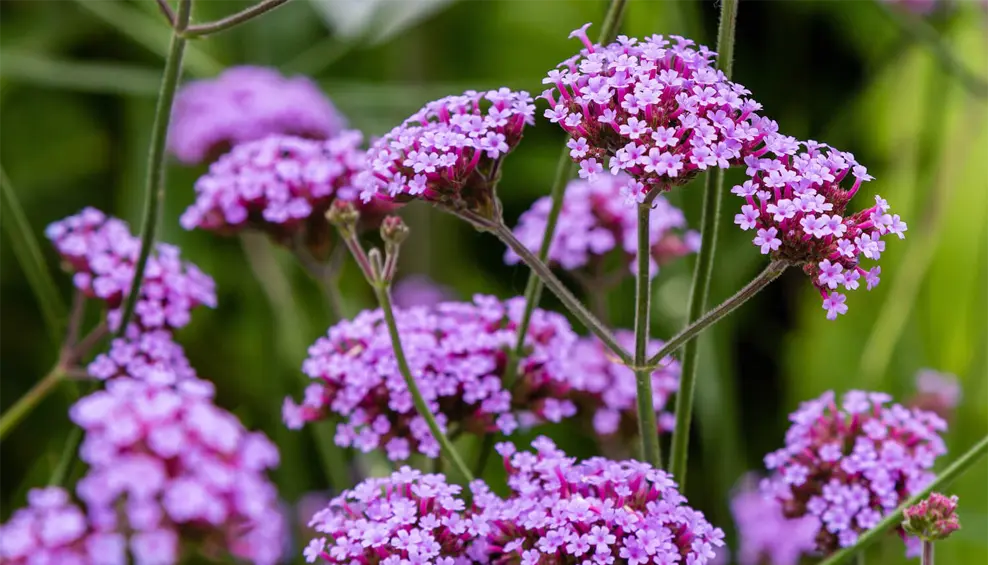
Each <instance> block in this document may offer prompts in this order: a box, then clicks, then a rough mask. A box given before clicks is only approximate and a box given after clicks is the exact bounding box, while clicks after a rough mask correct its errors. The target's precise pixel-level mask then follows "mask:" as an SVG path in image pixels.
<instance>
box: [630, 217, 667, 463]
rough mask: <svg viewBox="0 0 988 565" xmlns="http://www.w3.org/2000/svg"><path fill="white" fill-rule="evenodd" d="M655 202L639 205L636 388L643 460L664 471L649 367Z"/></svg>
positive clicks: (636, 283) (636, 279)
mask: <svg viewBox="0 0 988 565" xmlns="http://www.w3.org/2000/svg"><path fill="white" fill-rule="evenodd" d="M651 217H652V204H651V201H647V202H643V203H641V204H639V205H638V272H637V276H636V278H635V384H636V386H637V394H636V398H637V400H638V433H639V435H640V436H641V442H642V457H643V458H644V460H645V461H647V462H648V463H650V464H651V465H652V466H653V467H655V468H656V469H661V468H662V451H661V448H660V447H659V426H658V424H657V423H656V421H655V404H654V402H653V400H652V371H651V370H650V369H648V368H646V367H645V359H646V358H647V357H648V325H649V324H648V322H649V298H650V297H651V296H650V295H651V290H652V286H651V283H652V279H651V277H650V276H649V274H650V273H649V266H650V259H651V253H649V251H650V247H651V246H650V242H649V237H648V236H649V233H648V228H649V221H650V220H651Z"/></svg>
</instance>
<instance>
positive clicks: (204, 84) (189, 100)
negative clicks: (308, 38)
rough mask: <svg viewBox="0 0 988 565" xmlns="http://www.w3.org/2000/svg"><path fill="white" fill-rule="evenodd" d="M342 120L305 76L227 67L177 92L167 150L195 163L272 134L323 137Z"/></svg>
mask: <svg viewBox="0 0 988 565" xmlns="http://www.w3.org/2000/svg"><path fill="white" fill-rule="evenodd" d="M344 123H345V120H344V119H343V117H342V116H341V115H340V114H339V113H338V112H337V111H336V108H335V107H333V104H332V103H331V102H330V101H329V99H328V98H326V96H325V95H324V94H323V93H322V92H320V91H319V88H318V87H317V86H316V85H315V83H313V82H312V81H311V80H309V79H308V78H305V77H292V78H284V77H283V76H281V75H280V74H279V73H278V72H277V71H276V70H274V69H266V68H262V67H248V66H244V67H232V68H229V69H227V70H226V71H224V72H223V73H222V74H220V75H219V76H218V77H216V78H214V79H210V80H199V81H194V82H191V83H189V84H187V85H185V86H184V87H183V88H182V89H181V90H180V91H179V93H178V95H177V96H176V98H175V105H174V107H173V108H172V119H171V126H170V128H169V131H168V149H169V150H170V151H171V152H172V153H173V154H175V156H176V157H178V159H179V160H180V161H182V162H184V163H188V164H195V163H200V162H202V161H205V160H208V159H212V158H215V157H216V156H218V155H221V154H223V153H225V152H226V151H227V150H229V149H230V148H231V147H233V146H234V145H237V144H240V143H244V142H247V141H254V140H257V139H261V138H263V137H267V136H269V135H272V134H279V135H298V136H301V137H308V138H313V139H326V138H328V137H332V136H333V135H336V134H337V133H338V132H339V131H340V130H342V129H343V126H344Z"/></svg>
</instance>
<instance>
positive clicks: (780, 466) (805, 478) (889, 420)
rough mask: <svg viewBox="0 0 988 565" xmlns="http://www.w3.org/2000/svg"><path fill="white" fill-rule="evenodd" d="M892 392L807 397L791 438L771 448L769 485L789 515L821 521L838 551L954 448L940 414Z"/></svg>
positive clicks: (820, 543)
mask: <svg viewBox="0 0 988 565" xmlns="http://www.w3.org/2000/svg"><path fill="white" fill-rule="evenodd" d="M890 401H891V397H890V396H889V395H887V394H884V393H878V392H863V391H858V390H854V391H849V392H847V393H846V394H845V395H844V396H843V399H842V401H841V404H840V405H839V406H838V404H837V403H836V399H835V395H834V393H833V392H827V393H825V394H824V395H822V396H821V397H820V398H818V399H815V400H811V401H808V402H804V403H803V404H802V405H801V406H800V408H799V410H797V411H796V412H795V413H793V414H792V415H791V416H790V417H789V419H790V421H792V426H791V427H790V428H789V430H788V432H786V445H785V447H783V448H781V449H779V450H778V451H775V452H772V453H770V454H768V455H767V456H765V466H766V467H768V469H770V470H772V471H773V475H772V476H771V477H770V478H768V479H765V480H764V481H763V483H762V491H763V492H764V493H765V494H766V495H769V496H773V497H775V498H776V499H777V500H778V501H779V502H780V503H781V504H782V508H783V512H784V514H785V515H786V516H787V517H789V518H799V517H804V516H808V517H812V518H814V519H816V520H817V521H818V522H819V524H820V530H819V533H818V535H817V540H816V542H817V549H818V550H819V551H821V552H823V553H825V554H826V553H831V552H833V551H834V550H836V549H837V548H839V547H848V546H850V545H853V544H854V543H855V542H856V541H857V539H858V535H859V534H860V533H861V532H863V531H865V530H868V529H869V528H872V527H873V526H875V524H877V523H878V522H879V521H880V520H881V519H882V517H884V516H885V515H886V514H888V513H890V512H893V511H894V510H895V508H896V507H897V506H898V505H899V504H901V503H902V502H903V501H904V500H906V499H907V498H909V496H911V495H912V494H915V493H916V492H919V491H920V490H922V488H923V487H925V486H926V485H927V484H928V483H929V481H930V480H932V479H933V477H934V474H933V473H932V472H931V471H930V469H932V468H933V463H934V461H935V460H936V458H937V457H938V456H940V455H943V454H944V453H946V451H947V448H946V445H945V444H944V442H943V439H942V438H941V437H940V433H941V432H943V431H945V430H946V428H947V425H946V423H945V422H944V421H943V420H942V419H941V418H940V417H939V416H937V415H936V414H933V413H932V412H925V411H922V410H919V409H915V408H914V409H907V408H904V407H903V406H901V405H899V404H889V403H890Z"/></svg>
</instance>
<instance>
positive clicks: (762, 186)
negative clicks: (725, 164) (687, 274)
mask: <svg viewBox="0 0 988 565" xmlns="http://www.w3.org/2000/svg"><path fill="white" fill-rule="evenodd" d="M801 146H802V149H801ZM773 152H774V153H775V154H776V156H775V157H756V156H751V157H747V158H746V159H745V164H747V166H748V168H747V175H748V177H749V180H747V181H745V182H744V184H741V185H738V186H735V187H734V188H733V189H731V192H733V193H734V194H737V195H738V196H740V197H741V198H743V199H744V200H745V204H744V205H743V206H742V207H741V213H740V214H737V215H736V216H735V217H734V223H735V224H738V225H739V226H740V227H741V229H742V230H750V229H754V230H756V235H755V238H754V244H755V245H756V246H758V247H760V248H761V252H762V253H763V254H766V255H770V256H771V257H772V258H773V259H781V260H785V261H788V262H790V263H794V264H798V265H802V266H803V272H805V273H806V274H807V275H808V276H809V277H810V278H811V279H812V281H813V285H814V286H815V287H816V288H817V289H818V290H819V291H820V294H821V295H822V296H823V308H824V309H825V310H827V318H828V319H830V320H835V319H837V316H838V314H844V313H846V312H847V305H846V304H845V303H844V302H845V301H846V299H847V297H846V296H844V294H842V293H841V292H838V291H837V289H838V288H840V287H844V288H845V289H847V290H855V289H857V288H858V286H859V285H860V284H861V283H860V281H861V279H862V278H863V279H864V281H865V284H866V285H867V287H868V290H871V289H872V288H874V287H875V286H876V285H877V284H878V281H879V275H880V274H881V272H882V270H881V267H872V268H871V269H870V270H867V271H866V270H865V269H864V268H862V267H861V266H860V265H859V263H860V261H861V258H862V257H864V258H866V259H871V260H876V261H877V260H878V259H879V258H880V257H881V255H882V253H883V252H884V251H885V242H884V241H882V237H883V236H885V235H888V234H895V235H897V236H899V239H902V238H904V237H905V231H906V223H905V222H903V221H902V220H901V219H900V218H899V215H898V214H889V206H888V203H887V202H886V201H885V200H884V199H882V198H881V197H879V196H876V197H875V205H874V206H871V207H869V208H867V209H865V210H862V211H860V212H857V213H856V214H851V215H846V216H845V209H846V208H847V204H848V202H849V201H850V200H851V198H852V197H854V195H855V194H856V193H857V192H858V189H859V188H860V187H861V183H863V182H865V181H868V180H871V178H872V177H871V176H870V175H869V174H868V171H867V170H866V169H865V168H864V167H863V166H861V165H859V164H858V163H857V161H855V160H854V155H851V154H850V153H846V152H843V151H837V150H835V149H832V148H830V147H828V146H827V145H824V144H821V143H817V142H815V141H806V142H796V141H795V140H794V139H792V138H786V140H785V141H784V142H780V143H779V144H778V146H777V147H775V148H774V149H773ZM848 177H853V180H849V178H848ZM842 184H843V185H848V184H849V185H850V186H849V187H846V188H845V186H842Z"/></svg>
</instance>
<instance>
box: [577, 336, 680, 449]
mask: <svg viewBox="0 0 988 565" xmlns="http://www.w3.org/2000/svg"><path fill="white" fill-rule="evenodd" d="M616 337H617V338H618V341H619V342H620V343H621V346H622V347H626V348H627V347H633V346H634V342H635V336H634V333H633V332H630V331H627V330H623V331H618V332H617V333H616ZM661 348H662V342H661V341H659V340H651V341H650V342H649V347H648V349H649V353H650V354H655V353H657V352H658V351H659V349H661ZM567 362H568V363H570V368H569V369H568V370H567V382H568V383H569V385H570V386H571V387H572V395H573V397H574V399H575V401H576V403H577V405H579V406H580V409H581V412H582V411H584V410H586V411H587V412H589V413H592V414H593V429H594V431H595V432H597V433H598V434H600V435H602V436H609V435H613V434H618V433H619V434H621V435H622V436H625V437H636V436H637V434H638V411H637V405H636V403H635V402H636V399H637V390H638V389H637V386H636V382H635V373H634V371H632V370H631V369H630V368H628V367H627V366H625V365H624V364H622V363H621V362H620V361H619V360H618V359H616V358H615V357H614V356H613V355H612V354H611V352H610V350H608V349H607V347H606V346H605V345H604V344H603V343H602V342H601V341H600V340H599V339H597V338H596V337H593V336H590V337H584V338H580V340H579V341H578V342H577V344H576V345H575V346H574V347H573V351H572V352H571V353H570V354H569V355H568V356H567ZM679 373H680V365H679V362H678V361H676V360H675V359H673V358H671V357H666V358H665V359H663V361H662V363H661V364H660V365H659V366H658V367H657V368H656V369H655V370H654V371H653V372H652V405H653V406H654V407H655V412H656V414H658V415H659V417H658V423H659V429H660V430H661V431H666V432H668V431H672V429H673V428H674V427H675V424H676V418H675V416H674V415H673V414H672V413H670V412H668V411H666V405H667V404H668V402H669V398H670V397H671V396H672V395H673V394H675V393H676V391H677V390H679Z"/></svg>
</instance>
